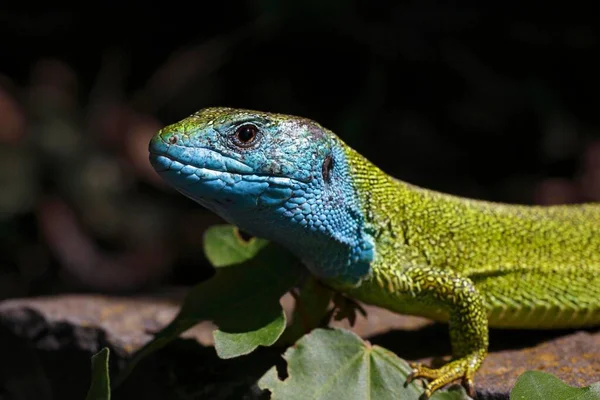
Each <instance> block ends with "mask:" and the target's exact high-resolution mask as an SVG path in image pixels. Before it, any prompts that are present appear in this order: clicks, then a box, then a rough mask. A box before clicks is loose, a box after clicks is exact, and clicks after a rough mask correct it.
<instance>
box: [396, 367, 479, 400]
mask: <svg viewBox="0 0 600 400" xmlns="http://www.w3.org/2000/svg"><path fill="white" fill-rule="evenodd" d="M409 365H410V367H411V368H412V371H411V373H410V374H409V375H408V377H407V378H406V383H407V384H408V383H410V382H412V381H413V380H415V379H425V380H426V383H425V391H424V393H423V396H422V397H421V398H422V399H428V398H429V397H431V396H432V395H433V393H435V392H436V391H437V390H439V389H441V388H442V387H444V386H446V385H448V384H449V383H452V382H454V381H457V380H461V383H462V385H463V386H464V388H465V389H466V391H467V394H468V395H469V396H471V397H474V395H475V385H474V384H473V376H474V374H475V370H474V369H473V368H471V365H472V360H471V359H470V358H469V357H465V358H461V359H458V360H455V361H451V362H449V363H448V364H446V365H444V366H443V367H441V368H429V367H425V366H423V365H422V364H420V363H410V364H409Z"/></svg>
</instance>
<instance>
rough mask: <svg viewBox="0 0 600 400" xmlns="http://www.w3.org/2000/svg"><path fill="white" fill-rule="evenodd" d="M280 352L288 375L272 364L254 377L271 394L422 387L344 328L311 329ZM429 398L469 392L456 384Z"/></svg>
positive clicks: (358, 395) (287, 397) (357, 395)
mask: <svg viewBox="0 0 600 400" xmlns="http://www.w3.org/2000/svg"><path fill="white" fill-rule="evenodd" d="M283 357H284V358H285V360H286V361H287V373H288V376H287V377H286V378H285V379H284V380H280V379H279V377H278V374H277V369H276V368H275V367H273V368H271V369H270V370H269V371H267V373H266V374H265V375H263V377H262V378H261V379H260V380H259V382H258V385H259V387H260V388H261V389H263V390H265V389H266V390H269V391H270V392H271V399H272V400H278V399H282V400H296V399H298V400H317V399H318V400H328V399H332V400H334V399H335V400H337V399H344V400H367V399H377V400H388V399H389V400H392V399H394V400H396V399H403V400H417V399H419V397H420V396H421V394H422V393H423V389H422V388H421V386H420V385H419V384H417V383H416V382H413V383H410V384H408V385H405V382H406V378H407V376H408V374H409V373H410V371H411V369H410V367H409V366H408V364H407V363H406V362H404V361H403V360H401V359H400V358H398V356H396V355H395V354H394V353H392V352H391V351H389V350H386V349H384V348H383V347H379V346H372V345H370V344H369V343H368V342H364V341H363V340H362V339H361V338H360V337H358V336H357V335H356V334H354V333H352V332H350V331H347V330H344V329H321V328H319V329H315V330H313V331H312V332H311V333H310V334H308V335H306V336H304V337H303V338H302V339H300V340H299V341H298V342H297V343H296V345H295V346H293V347H290V348H288V350H287V351H286V352H285V354H284V356H283ZM431 399H432V400H442V399H446V400H465V399H469V397H468V396H467V395H466V393H465V391H464V389H462V388H456V389H453V390H451V391H440V392H437V393H435V394H434V395H433V396H432V397H431Z"/></svg>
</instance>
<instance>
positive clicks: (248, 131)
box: [238, 126, 256, 143]
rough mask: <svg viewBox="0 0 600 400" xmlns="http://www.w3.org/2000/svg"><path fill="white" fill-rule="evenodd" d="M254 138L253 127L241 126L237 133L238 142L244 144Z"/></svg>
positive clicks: (254, 131) (254, 130)
mask: <svg viewBox="0 0 600 400" xmlns="http://www.w3.org/2000/svg"><path fill="white" fill-rule="evenodd" d="M254 136H256V128H254V127H253V126H243V127H242V128H240V130H239V131H238V139H240V141H242V142H244V143H247V142H249V141H251V140H252V139H254Z"/></svg>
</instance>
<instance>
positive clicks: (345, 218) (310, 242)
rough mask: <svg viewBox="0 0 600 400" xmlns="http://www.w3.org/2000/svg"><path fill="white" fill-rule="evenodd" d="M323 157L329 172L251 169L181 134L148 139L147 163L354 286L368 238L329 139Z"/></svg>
mask: <svg viewBox="0 0 600 400" xmlns="http://www.w3.org/2000/svg"><path fill="white" fill-rule="evenodd" d="M330 156H331V157H330V162H331V163H333V165H331V166H330V171H328V174H329V176H326V175H324V170H322V168H321V167H322V166H321V165H317V166H315V167H311V168H307V169H306V170H305V171H304V172H305V173H304V174H296V175H295V176H294V177H286V176H273V175H268V174H256V173H254V170H253V168H252V167H250V166H249V163H248V162H245V160H236V159H233V158H231V157H228V156H226V155H224V154H222V153H221V152H218V151H214V150H212V149H208V148H204V147H195V146H190V145H189V143H186V142H185V141H181V140H180V141H179V142H178V143H177V144H172V143H169V141H168V140H159V139H157V138H155V139H154V140H152V142H151V143H150V161H151V163H152V165H153V166H154V168H155V170H156V171H157V172H158V173H159V174H160V175H161V176H162V177H163V179H165V181H166V182H168V183H169V184H170V185H171V186H173V187H174V188H175V189H176V190H178V191H179V192H181V193H182V194H184V195H185V196H187V197H189V198H190V199H192V200H194V201H196V202H197V203H199V204H201V205H202V206H204V207H206V208H208V209H209V210H211V211H213V212H215V213H216V214H218V215H219V216H221V217H222V218H223V219H225V220H226V221H227V222H229V223H231V224H234V225H237V226H238V227H240V228H241V229H242V230H244V231H246V232H248V233H250V234H251V235H254V236H259V237H263V238H266V239H268V240H270V241H273V242H276V243H279V244H281V245H283V246H284V247H286V248H287V249H289V250H290V251H291V252H292V253H294V254H295V255H296V256H297V257H298V258H299V259H301V260H302V262H303V263H304V264H305V265H306V267H307V268H308V269H309V270H310V271H311V273H312V274H314V275H316V276H317V277H318V278H320V279H322V280H324V281H326V282H329V283H332V284H334V285H343V286H355V285H357V284H359V283H360V282H361V281H362V280H363V279H364V278H366V277H367V276H369V274H370V272H371V262H372V261H373V259H374V242H373V239H372V238H371V236H370V235H368V234H367V233H366V232H365V219H364V215H363V212H362V211H361V207H360V204H359V201H358V197H357V196H356V195H355V191H354V188H353V185H352V181H351V177H350V175H349V171H348V168H347V162H346V157H345V154H344V151H343V149H342V148H341V147H340V146H333V147H332V148H331V152H330ZM313 164H314V163H313ZM307 166H309V164H307ZM323 168H325V167H324V166H323ZM307 171H308V172H310V173H306V172H307Z"/></svg>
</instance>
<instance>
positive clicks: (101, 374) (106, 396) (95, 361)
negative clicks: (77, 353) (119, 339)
mask: <svg viewBox="0 0 600 400" xmlns="http://www.w3.org/2000/svg"><path fill="white" fill-rule="evenodd" d="M109 354H110V351H109V350H108V348H107V347H104V348H103V349H102V350H100V351H99V352H98V353H96V354H94V355H93V356H92V383H91V384H90V389H89V390H88V393H87V396H86V397H85V400H110V377H109V375H108V356H109Z"/></svg>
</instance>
